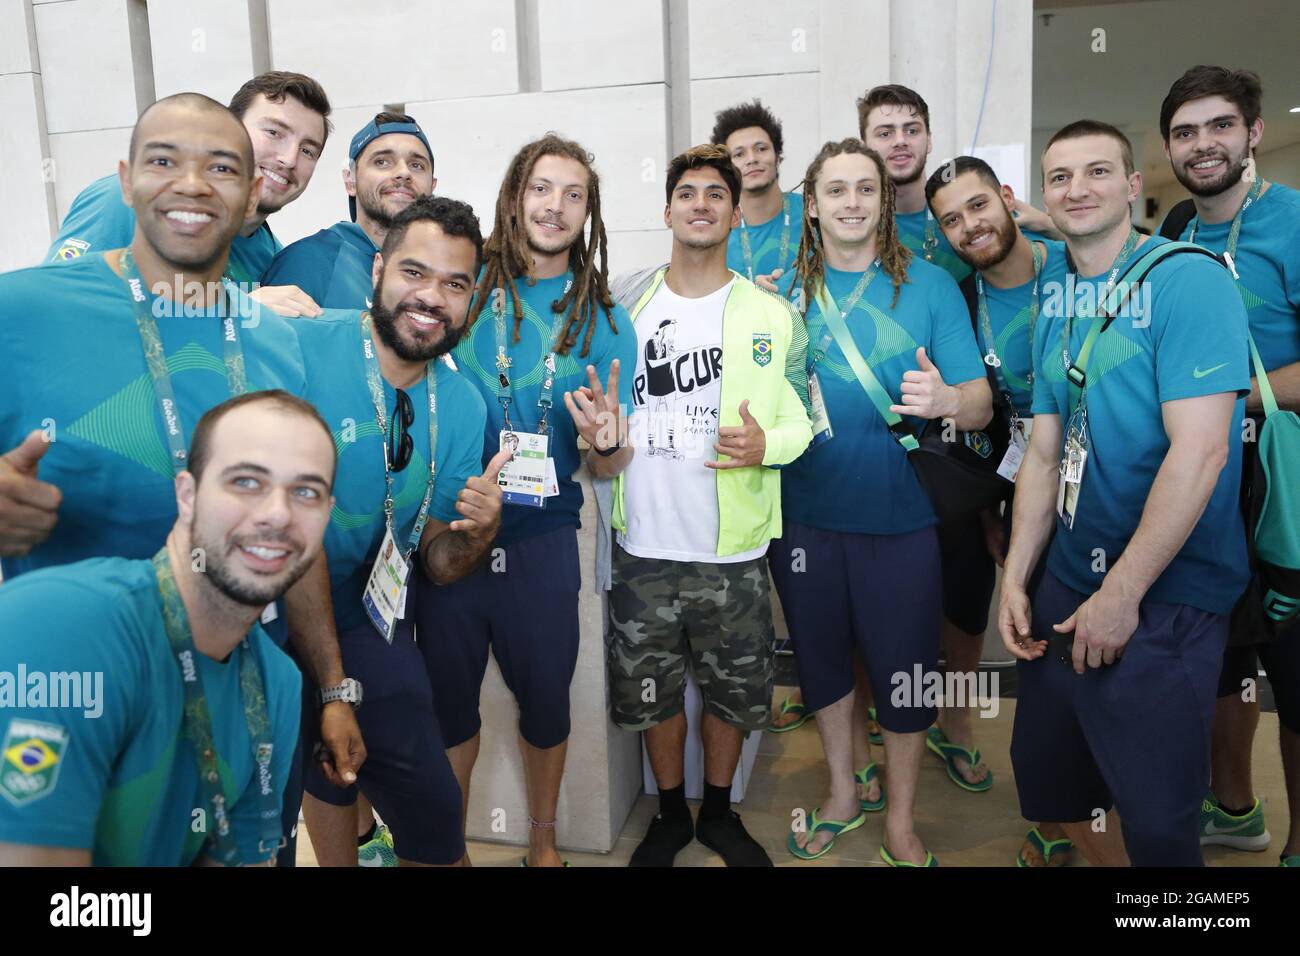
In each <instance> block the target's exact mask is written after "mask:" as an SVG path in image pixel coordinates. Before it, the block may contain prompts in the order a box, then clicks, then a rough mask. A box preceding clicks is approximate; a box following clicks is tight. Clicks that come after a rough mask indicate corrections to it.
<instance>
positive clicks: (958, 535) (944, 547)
mask: <svg viewBox="0 0 1300 956" xmlns="http://www.w3.org/2000/svg"><path fill="white" fill-rule="evenodd" d="M1007 507H1010V505H1009V504H1008V506H1007ZM938 533H939V559H940V564H941V566H942V568H943V616H944V617H945V618H947V619H948V620H949V621H950V622H951V623H952V624H953V625H954V626H955V627H957V628H958V630H960V631H961V632H962V633H964V634H973V635H979V636H980V637H981V638H982V637H983V636H984V631H985V630H986V629H987V628H988V626H989V602H990V601H992V600H993V582H994V579H995V577H996V575H997V567H996V565H994V563H993V556H992V555H991V554H989V549H988V546H987V545H986V544H985V543H984V524H983V522H982V521H981V520H980V516H979V515H978V514H974V515H971V516H970V517H967V518H959V519H957V520H954V521H948V522H945V523H943V524H941V525H939V527H938Z"/></svg>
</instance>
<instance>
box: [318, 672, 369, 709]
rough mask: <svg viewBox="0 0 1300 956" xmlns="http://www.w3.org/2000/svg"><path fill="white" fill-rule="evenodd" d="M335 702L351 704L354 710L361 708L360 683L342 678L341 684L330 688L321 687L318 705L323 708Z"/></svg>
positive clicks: (350, 678) (349, 678)
mask: <svg viewBox="0 0 1300 956" xmlns="http://www.w3.org/2000/svg"><path fill="white" fill-rule="evenodd" d="M336 700H341V701H343V702H344V703H345V704H351V705H352V706H353V707H354V708H356V707H360V706H361V681H359V680H356V679H355V678H352V677H345V678H343V682H342V683H340V684H335V685H333V686H332V687H322V688H321V689H320V703H321V706H322V707H324V706H325V705H326V704H332V703H334V701H336Z"/></svg>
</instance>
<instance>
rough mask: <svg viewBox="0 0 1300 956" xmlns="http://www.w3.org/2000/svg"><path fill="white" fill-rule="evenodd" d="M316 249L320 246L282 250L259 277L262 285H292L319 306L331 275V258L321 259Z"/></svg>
mask: <svg viewBox="0 0 1300 956" xmlns="http://www.w3.org/2000/svg"><path fill="white" fill-rule="evenodd" d="M320 248H321V246H320V243H315V242H295V243H292V244H290V245H288V246H285V247H284V248H283V249H281V250H280V251H279V252H277V253H276V254H275V258H273V259H272V260H271V263H270V265H268V266H267V267H266V271H265V272H263V273H262V285H296V286H297V287H298V288H300V289H302V291H303V292H306V293H307V294H308V295H309V296H311V297H312V299H314V300H315V301H316V302H317V303H319V302H320V301H321V300H322V299H323V298H324V297H325V293H326V292H327V291H328V290H329V284H330V277H331V276H332V275H333V273H334V256H329V257H327V258H324V259H322V258H321V256H320V254H319V253H320Z"/></svg>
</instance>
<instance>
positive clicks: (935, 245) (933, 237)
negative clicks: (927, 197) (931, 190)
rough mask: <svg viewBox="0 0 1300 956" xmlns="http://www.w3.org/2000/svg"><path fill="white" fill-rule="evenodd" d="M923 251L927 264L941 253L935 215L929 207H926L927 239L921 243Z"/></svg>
mask: <svg viewBox="0 0 1300 956" xmlns="http://www.w3.org/2000/svg"><path fill="white" fill-rule="evenodd" d="M921 251H922V253H923V254H924V255H925V261H926V262H933V261H934V254H935V253H936V252H938V251H939V232H938V229H937V228H936V227H935V224H934V213H932V212H930V207H929V205H926V207H925V239H924V240H923V241H922V243H921Z"/></svg>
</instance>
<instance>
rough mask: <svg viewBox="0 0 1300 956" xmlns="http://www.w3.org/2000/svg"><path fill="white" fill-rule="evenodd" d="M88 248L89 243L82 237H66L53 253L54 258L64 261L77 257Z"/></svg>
mask: <svg viewBox="0 0 1300 956" xmlns="http://www.w3.org/2000/svg"><path fill="white" fill-rule="evenodd" d="M89 249H90V243H88V242H86V241H85V240H83V239H66V240H64V243H63V245H61V246H59V251H58V252H56V253H55V254H54V258H56V259H62V260H64V261H65V262H66V261H67V260H69V259H76V258H78V257H79V256H81V255H82V254H83V253H84V252H86V251H87V250H89Z"/></svg>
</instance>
